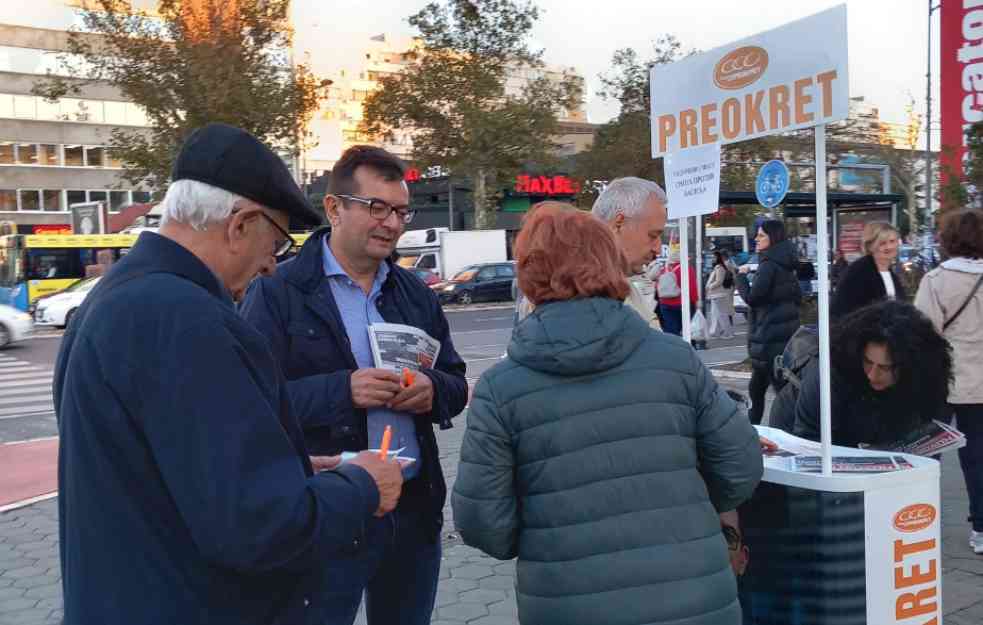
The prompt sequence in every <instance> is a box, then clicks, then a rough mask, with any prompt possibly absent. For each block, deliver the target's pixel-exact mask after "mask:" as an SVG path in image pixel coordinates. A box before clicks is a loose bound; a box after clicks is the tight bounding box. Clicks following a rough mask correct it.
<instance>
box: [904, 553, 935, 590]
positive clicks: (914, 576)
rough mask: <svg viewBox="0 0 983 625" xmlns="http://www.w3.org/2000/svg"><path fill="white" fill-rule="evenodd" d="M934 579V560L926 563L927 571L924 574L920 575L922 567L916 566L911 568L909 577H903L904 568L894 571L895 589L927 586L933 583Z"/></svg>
mask: <svg viewBox="0 0 983 625" xmlns="http://www.w3.org/2000/svg"><path fill="white" fill-rule="evenodd" d="M935 579H936V572H935V560H929V561H928V571H927V572H925V573H922V567H921V566H919V565H917V564H913V565H912V566H911V575H905V572H904V567H901V566H899V567H895V569H894V587H895V588H908V587H910V586H918V585H920V584H928V583H931V582H934V581H935Z"/></svg>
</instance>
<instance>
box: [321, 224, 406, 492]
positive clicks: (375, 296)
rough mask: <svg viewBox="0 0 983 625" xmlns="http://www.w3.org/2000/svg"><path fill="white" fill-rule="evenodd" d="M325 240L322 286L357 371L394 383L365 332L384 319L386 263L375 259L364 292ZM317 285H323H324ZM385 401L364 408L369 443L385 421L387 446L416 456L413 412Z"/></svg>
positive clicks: (378, 440) (376, 444) (396, 380)
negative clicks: (377, 363)
mask: <svg viewBox="0 0 983 625" xmlns="http://www.w3.org/2000/svg"><path fill="white" fill-rule="evenodd" d="M328 241H329V240H328V238H327V237H325V238H324V242H323V244H322V246H323V250H324V275H325V276H326V277H327V278H328V284H327V285H326V286H327V287H328V288H330V289H331V295H332V296H333V297H334V301H335V304H337V306H338V313H339V314H340V315H341V321H342V323H343V324H344V326H345V332H346V333H347V334H348V340H349V343H350V345H351V349H352V355H353V356H355V362H356V363H358V367H359V371H367V372H370V373H369V375H372V376H373V377H374V378H375V379H377V380H379V381H380V382H382V383H385V382H390V383H392V384H396V385H398V384H399V382H400V380H399V376H398V375H397V374H395V373H392V372H390V371H383V370H380V369H375V362H374V361H373V358H372V346H371V344H370V343H369V332H368V327H369V325H370V324H373V323H385V319H383V318H382V314H381V313H380V312H379V297H380V296H381V295H382V285H383V283H385V281H386V278H387V277H389V265H387V264H386V263H379V268H378V269H377V270H376V273H375V278H374V279H373V280H372V285H371V287H370V288H369V291H368V293H366V292H365V291H364V290H363V289H362V287H361V286H359V285H358V284H356V283H355V281H354V280H353V279H352V278H351V276H349V275H348V273H347V272H346V271H345V269H344V268H343V267H342V266H341V264H339V263H338V259H337V258H335V255H334V252H332V251H331V245H330V244H329V242H328ZM321 288H325V286H322V287H321ZM356 373H358V372H356ZM393 391H394V392H398V389H396V388H395V387H393ZM389 405H391V404H389ZM389 405H387V406H383V407H379V408H369V409H368V410H367V423H368V432H369V447H370V448H378V447H379V446H380V444H381V441H382V432H383V431H384V430H385V429H386V426H387V425H389V426H391V427H392V443H391V445H390V449H402V450H403V451H401V452H400V454H399V455H401V456H406V457H409V458H419V457H420V446H419V444H418V443H417V441H416V426H415V425H414V424H413V416H412V415H411V414H409V413H406V412H397V411H395V410H393V409H392V408H390V407H389ZM419 471H420V466H419V463H416V462H414V463H413V464H411V465H409V466H408V467H405V468H404V469H403V477H404V478H405V479H407V480H409V479H412V478H414V477H416V476H417V474H418V473H419Z"/></svg>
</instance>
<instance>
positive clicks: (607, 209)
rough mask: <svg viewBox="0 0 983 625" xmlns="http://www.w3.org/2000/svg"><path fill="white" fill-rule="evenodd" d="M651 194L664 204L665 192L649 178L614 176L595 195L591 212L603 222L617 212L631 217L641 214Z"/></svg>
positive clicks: (612, 217)
mask: <svg viewBox="0 0 983 625" xmlns="http://www.w3.org/2000/svg"><path fill="white" fill-rule="evenodd" d="M653 195H654V196H655V197H656V198H657V199H658V200H659V201H660V202H662V204H663V205H665V204H666V202H667V200H668V198H667V197H666V192H665V191H663V190H662V187H660V186H659V185H657V184H655V183H654V182H652V181H651V180H645V179H643V178H635V177H627V178H616V179H614V180H612V181H611V182H610V184H608V186H607V187H605V189H604V191H601V194H600V195H598V196H597V200H596V201H595V202H594V207H593V208H592V209H591V214H592V215H594V217H595V218H597V219H599V220H601V221H603V222H609V221H611V220H612V219H614V218H615V217H616V216H617V215H618V213H624V215H625V219H632V218H633V217H638V216H639V215H641V214H642V209H644V208H645V202H647V201H648V199H649V198H650V197H651V196H653Z"/></svg>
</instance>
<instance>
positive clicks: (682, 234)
mask: <svg viewBox="0 0 983 625" xmlns="http://www.w3.org/2000/svg"><path fill="white" fill-rule="evenodd" d="M679 262H680V270H679V282H680V284H679V287H680V290H681V291H682V294H683V302H682V304H683V311H682V312H683V340H684V341H686V342H687V343H690V342H692V340H691V339H692V333H691V332H690V326H689V308H690V306H689V217H681V218H680V219H679Z"/></svg>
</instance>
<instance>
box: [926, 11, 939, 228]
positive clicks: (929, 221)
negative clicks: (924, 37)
mask: <svg viewBox="0 0 983 625" xmlns="http://www.w3.org/2000/svg"><path fill="white" fill-rule="evenodd" d="M934 1H935V0H928V66H927V72H926V73H925V78H926V82H927V85H926V87H925V224H926V225H927V226H928V229H929V231H930V232H931V231H933V230H935V213H933V212H932V13H935V11H936V10H937V9H939V8H940V7H941V6H942V3H941V2H939V4H936V5H935V6H932V3H933V2H934Z"/></svg>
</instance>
